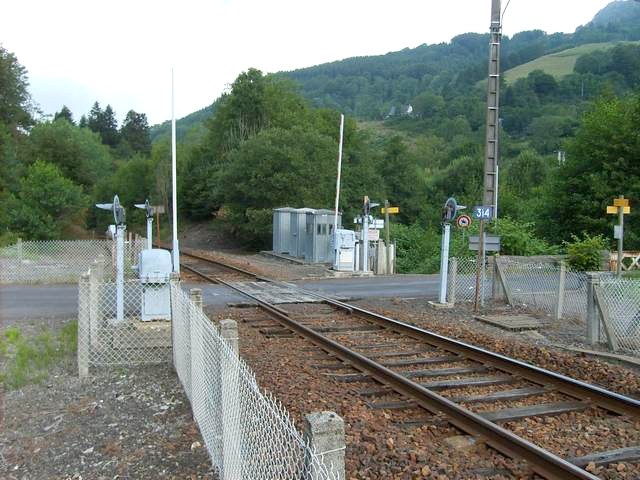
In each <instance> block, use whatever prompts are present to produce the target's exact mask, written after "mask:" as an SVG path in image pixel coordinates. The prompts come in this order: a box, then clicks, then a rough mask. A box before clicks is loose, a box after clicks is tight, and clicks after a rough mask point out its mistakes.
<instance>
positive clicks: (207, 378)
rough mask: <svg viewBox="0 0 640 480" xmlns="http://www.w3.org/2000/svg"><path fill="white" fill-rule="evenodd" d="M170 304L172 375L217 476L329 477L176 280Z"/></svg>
mask: <svg viewBox="0 0 640 480" xmlns="http://www.w3.org/2000/svg"><path fill="white" fill-rule="evenodd" d="M171 303H172V309H173V338H174V342H175V343H174V346H175V352H174V362H175V363H174V365H175V368H176V372H177V373H178V377H179V378H180V381H181V382H182V384H183V386H184V387H185V390H189V393H188V396H189V398H190V399H191V406H192V409H193V415H194V418H195V420H196V423H197V424H198V427H199V428H200V432H201V434H202V437H203V439H204V442H205V444H206V447H207V450H208V452H209V455H210V456H211V460H212V463H213V466H214V467H215V468H216V470H217V471H218V472H219V473H220V475H221V477H222V478H260V479H274V480H275V479H279V480H287V479H292V480H293V479H296V480H298V479H333V478H336V477H335V475H334V474H333V473H332V472H331V471H329V470H328V469H327V468H326V467H325V466H324V465H323V463H322V461H321V456H319V455H316V454H315V453H314V452H313V451H312V450H311V449H310V448H309V446H308V445H307V443H305V441H304V439H303V437H302V436H301V434H300V433H299V432H298V431H297V429H296V428H295V425H294V423H293V421H292V420H291V418H290V417H289V415H288V413H287V412H286V410H285V409H284V408H283V407H282V405H281V404H280V403H279V402H278V401H277V400H276V399H274V398H273V397H271V396H270V395H268V394H265V393H263V392H261V391H260V389H259V387H258V384H257V382H256V380H255V377H254V375H253V373H252V372H251V370H250V369H249V367H248V366H247V365H246V364H245V363H244V362H243V361H242V359H240V358H239V357H238V355H237V354H236V352H235V351H234V350H233V349H232V347H231V346H230V345H229V344H228V343H227V341H226V340H225V339H224V338H222V336H221V335H220V332H219V330H218V328H216V327H215V326H214V325H213V324H212V323H211V321H210V320H209V318H207V317H206V315H204V313H203V312H202V311H201V310H200V309H199V308H198V307H197V306H195V304H194V303H193V302H192V301H191V300H190V299H189V297H188V296H187V294H186V293H185V292H183V291H182V290H181V288H180V287H179V285H178V284H173V285H172V286H171ZM185 350H189V353H187V352H186V351H185Z"/></svg>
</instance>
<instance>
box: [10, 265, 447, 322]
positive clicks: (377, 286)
mask: <svg viewBox="0 0 640 480" xmlns="http://www.w3.org/2000/svg"><path fill="white" fill-rule="evenodd" d="M439 282H440V277H439V275H396V276H390V277H386V276H380V277H362V278H332V279H322V280H303V281H298V282H292V283H294V284H297V285H300V286H301V287H303V288H305V289H308V290H312V291H317V292H319V293H323V294H326V295H330V296H337V297H341V298H349V299H358V298H384V297H402V298H412V297H425V298H429V299H436V298H437V296H438V289H439ZM196 286H197V287H198V288H201V289H202V295H203V301H204V303H205V305H208V306H219V307H224V306H225V305H226V304H228V303H240V302H247V299H246V297H243V296H242V295H240V294H237V293H234V292H233V291H231V290H229V289H228V288H226V287H224V286H220V285H209V284H202V283H200V284H189V283H186V284H184V288H185V289H189V288H193V287H196ZM77 315H78V286H77V285H75V284H62V285H2V286H0V326H8V325H12V324H16V323H21V322H25V321H29V320H39V319H49V320H67V319H72V318H76V317H77Z"/></svg>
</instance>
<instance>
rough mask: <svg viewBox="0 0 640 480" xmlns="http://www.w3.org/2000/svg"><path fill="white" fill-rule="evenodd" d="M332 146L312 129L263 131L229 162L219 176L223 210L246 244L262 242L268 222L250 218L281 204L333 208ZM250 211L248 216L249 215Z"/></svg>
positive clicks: (243, 146) (333, 157)
mask: <svg viewBox="0 0 640 480" xmlns="http://www.w3.org/2000/svg"><path fill="white" fill-rule="evenodd" d="M335 154H336V143H335V141H334V140H333V139H330V138H328V137H326V136H323V135H321V134H319V133H317V132H315V131H312V130H311V131H310V130H303V129H302V128H300V127H295V128H292V129H290V130H283V129H281V128H272V129H266V130H263V131H261V132H260V133H258V134H257V135H256V136H254V137H252V138H250V139H248V140H247V141H246V142H244V143H243V144H242V145H241V146H240V147H239V148H238V149H237V150H234V151H233V152H232V153H231V155H230V158H229V167H228V168H227V170H226V171H225V173H224V175H223V177H222V186H223V195H224V198H225V208H226V210H228V214H230V215H234V217H233V220H234V226H235V227H236V228H237V229H238V230H239V231H240V232H242V234H243V235H244V237H245V240H252V241H254V242H255V243H266V242H267V241H268V236H266V234H268V232H269V227H270V223H269V222H268V223H267V225H266V229H265V228H262V227H264V225H263V226H262V227H261V226H258V225H255V224H253V222H252V221H251V215H254V216H255V215H257V214H258V211H259V210H267V211H268V212H270V211H271V209H272V208H275V207H281V206H285V205H307V206H309V205H313V206H315V207H316V208H319V207H325V208H328V207H330V206H331V199H332V198H333V194H334V189H335V183H334V182H335V172H334V168H335ZM250 213H251V215H249V214H250Z"/></svg>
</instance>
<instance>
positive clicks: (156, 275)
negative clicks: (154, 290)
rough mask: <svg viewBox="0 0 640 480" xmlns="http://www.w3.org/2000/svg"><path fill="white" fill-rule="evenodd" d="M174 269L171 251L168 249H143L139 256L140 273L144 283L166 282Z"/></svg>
mask: <svg viewBox="0 0 640 480" xmlns="http://www.w3.org/2000/svg"><path fill="white" fill-rule="evenodd" d="M172 270H173V264H172V262H171V253H170V252H169V251H167V250H161V249H159V248H154V249H152V250H143V251H141V252H140V255H139V256H138V275H139V277H140V281H141V282H142V283H166V282H167V281H169V276H170V275H171V271H172Z"/></svg>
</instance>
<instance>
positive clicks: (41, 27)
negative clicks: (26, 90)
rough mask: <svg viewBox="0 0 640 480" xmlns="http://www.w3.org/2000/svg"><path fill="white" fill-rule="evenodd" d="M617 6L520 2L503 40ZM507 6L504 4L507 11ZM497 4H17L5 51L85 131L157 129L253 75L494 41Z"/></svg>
mask: <svg viewBox="0 0 640 480" xmlns="http://www.w3.org/2000/svg"><path fill="white" fill-rule="evenodd" d="M609 1H610V0H511V3H510V5H509V7H508V10H507V11H506V15H505V17H504V33H505V34H507V35H513V34H514V33H517V32H520V31H523V30H530V29H535V28H539V29H542V30H545V31H547V32H549V33H551V32H558V31H561V32H573V31H574V30H575V28H576V27H577V26H579V25H583V24H585V23H587V22H588V21H589V20H591V18H592V17H593V16H594V15H595V14H596V13H597V12H598V11H599V10H600V9H602V8H603V7H604V6H606V5H607V4H608V3H609ZM506 3H507V0H502V5H503V8H504V6H505V5H506ZM490 8H491V0H441V1H436V0H421V1H418V0H394V1H391V0H322V1H319V0H262V1H260V0H208V1H205V0H201V1H200V0H181V1H172V2H169V1H165V0H154V1H147V0H126V1H125V0H109V1H101V2H98V1H91V0H16V1H7V2H3V6H2V15H0V43H2V45H3V46H4V48H6V49H7V50H9V51H11V52H13V53H15V54H16V56H17V57H18V60H19V61H20V63H21V64H22V65H24V66H25V67H26V68H27V70H28V72H29V79H30V83H31V89H30V90H31V93H32V96H33V97H34V99H35V101H36V102H37V103H38V104H39V105H40V106H41V108H42V110H43V111H44V112H45V113H48V114H52V113H54V112H55V111H57V110H59V109H60V107H61V106H62V105H63V104H66V105H67V106H68V107H69V108H70V109H71V111H72V112H73V114H74V118H75V119H76V120H77V119H78V118H79V117H80V115H81V114H83V113H87V112H88V111H89V109H90V108H91V105H92V104H93V102H94V101H95V100H98V101H99V102H100V104H101V105H102V106H103V107H104V106H105V105H106V104H108V103H109V104H111V105H112V106H113V108H114V109H115V111H116V114H117V115H118V118H119V120H121V119H122V118H123V117H124V115H125V114H126V112H127V111H128V110H129V109H133V110H136V111H137V112H141V113H146V114H147V116H148V117H149V122H150V123H151V124H154V123H159V122H162V121H163V120H166V119H169V118H170V116H171V100H170V92H171V67H172V66H173V67H174V68H175V79H176V116H177V117H178V118H180V117H183V116H185V115H187V114H189V113H191V112H193V111H195V110H198V109H200V108H203V107H205V106H207V105H209V104H210V103H211V102H212V101H213V100H214V99H215V98H217V97H218V96H219V95H220V93H221V92H222V91H223V89H224V88H225V86H226V85H228V84H230V83H231V82H233V80H234V79H235V78H236V77H237V75H238V74H239V73H240V72H241V71H243V70H246V69H247V68H249V67H256V68H259V69H261V70H263V71H264V72H276V71H280V70H293V69H296V68H301V67H306V66H311V65H317V64H320V63H324V62H329V61H333V60H339V59H343V58H348V57H352V56H362V55H377V54H384V53H387V52H391V51H396V50H401V49H403V48H405V47H410V48H413V47H416V46H418V45H421V44H423V43H428V44H432V43H440V42H448V41H449V40H451V38H452V37H454V36H456V35H458V34H461V33H465V32H486V31H488V27H489V20H490Z"/></svg>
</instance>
